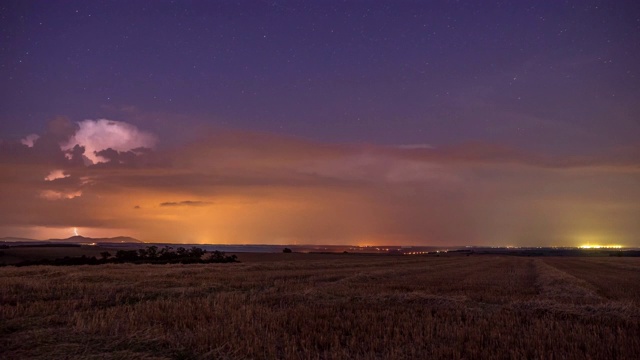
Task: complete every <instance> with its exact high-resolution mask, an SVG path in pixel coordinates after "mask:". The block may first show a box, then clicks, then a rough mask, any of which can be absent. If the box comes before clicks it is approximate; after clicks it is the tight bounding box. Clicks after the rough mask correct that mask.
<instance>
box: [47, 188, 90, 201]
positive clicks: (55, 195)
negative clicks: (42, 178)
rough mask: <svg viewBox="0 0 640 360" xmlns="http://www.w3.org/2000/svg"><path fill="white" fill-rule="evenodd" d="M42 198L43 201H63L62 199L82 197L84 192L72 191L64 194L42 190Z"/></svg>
mask: <svg viewBox="0 0 640 360" xmlns="http://www.w3.org/2000/svg"><path fill="white" fill-rule="evenodd" d="M40 196H41V197H42V198H43V199H47V200H62V199H73V198H77V197H80V196H82V191H80V190H78V191H71V192H63V191H55V190H42V191H41V192H40Z"/></svg>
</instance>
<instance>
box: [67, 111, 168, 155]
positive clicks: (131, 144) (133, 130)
mask: <svg viewBox="0 0 640 360" xmlns="http://www.w3.org/2000/svg"><path fill="white" fill-rule="evenodd" d="M156 141H157V140H156V137H155V136H154V135H152V134H150V133H148V132H144V131H141V130H139V129H138V128H137V127H135V126H134V125H131V124H128V123H125V122H121V121H114V120H107V119H99V120H84V121H80V122H79V123H78V130H77V131H76V133H75V134H74V135H72V136H71V138H70V139H69V141H68V142H66V143H65V144H63V145H62V150H65V151H69V150H71V149H73V148H74V146H76V145H79V146H82V147H84V149H85V152H84V156H86V157H87V158H88V159H89V160H91V162H93V163H94V164H95V163H103V162H107V161H108V159H106V158H105V157H103V156H101V155H98V154H96V153H97V152H100V151H103V150H106V149H112V150H114V151H122V152H126V151H129V150H132V149H136V148H153V147H154V146H155V144H156Z"/></svg>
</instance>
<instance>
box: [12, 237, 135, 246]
mask: <svg viewBox="0 0 640 360" xmlns="http://www.w3.org/2000/svg"><path fill="white" fill-rule="evenodd" d="M0 241H4V242H55V243H73V244H86V243H143V241H140V240H138V239H134V238H132V237H129V236H117V237H112V238H90V237H85V236H80V235H78V236H72V237H69V238H66V239H49V240H35V239H26V238H18V237H4V238H0Z"/></svg>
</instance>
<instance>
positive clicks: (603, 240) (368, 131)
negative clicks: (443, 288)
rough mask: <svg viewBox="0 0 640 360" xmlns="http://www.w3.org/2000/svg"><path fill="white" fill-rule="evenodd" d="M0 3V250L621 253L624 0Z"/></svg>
mask: <svg viewBox="0 0 640 360" xmlns="http://www.w3.org/2000/svg"><path fill="white" fill-rule="evenodd" d="M0 10H1V11H0V19H1V21H0V34H1V36H2V38H3V42H2V43H1V44H0V79H2V81H1V82H0V103H1V104H2V106H0V212H1V213H2V216H1V217H0V237H2V236H16V237H29V238H44V239H46V238H60V237H69V236H72V235H73V234H74V232H73V229H74V228H77V229H78V233H79V234H80V235H83V236H88V237H115V236H131V237H134V238H137V239H140V240H143V241H147V242H172V243H181V242H182V243H226V244H234V243H238V244H247V243H252V244H294V243H300V244H302V243H305V244H353V245H425V246H429V245H433V246H442V245H452V246H464V245H488V246H578V245H581V244H584V243H592V244H602V245H608V244H618V245H624V246H640V235H638V234H640V221H638V219H640V140H638V139H640V102H639V101H638V99H640V80H639V78H638V76H639V72H640V4H638V3H637V2H633V1H616V2H612V1H565V2H539V1H520V2H517V3H513V2H501V1H497V2H492V3H489V2H483V3H479V2H474V1H433V2H429V3H421V2H409V1H398V2H387V1H369V2H342V1H339V2H338V1H326V2H319V3H315V2H294V1H264V2H257V1H251V2H239V3H236V2H233V3H232V2H215V3H211V2H175V1H148V0H146V1H136V2H125V1H106V2H99V3H98V2H86V1H66V2H64V3H59V2H48V1H7V2H3V3H2V4H0Z"/></svg>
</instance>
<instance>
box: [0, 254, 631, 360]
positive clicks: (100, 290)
mask: <svg viewBox="0 0 640 360" xmlns="http://www.w3.org/2000/svg"><path fill="white" fill-rule="evenodd" d="M239 258H240V260H241V261H242V260H243V257H242V254H239ZM247 258H250V259H251V261H247V262H244V263H240V264H207V265H129V264H119V265H100V266H77V267H49V266H34V267H23V268H14V267H5V268H0V289H1V290H0V306H1V307H0V339H1V340H0V357H2V358H7V359H9V358H12V359H13V358H30V359H37V358H41V359H52V358H54V359H55V358H88V359H113V358H137V359H168V358H182V359H198V358H229V359H236V358H237V359H244V358H255V359H264V358H286V359H334V358H363V359H372V358H374V359H375V358H472V359H473V358H499V359H503V358H505V359H506V358H529V359H535V358H544V359H554V358H562V359H584V358H600V359H614V358H617V359H637V358H640V337H639V336H638V334H640V285H639V284H640V271H639V270H638V269H640V259H638V258H624V259H622V258H525V257H512V256H469V257H467V256H442V257H433V256H424V257H421V256H415V257H413V256H354V255H305V254H290V255H282V254H277V255H265V256H264V259H266V260H268V261H260V258H261V256H260V255H251V256H247Z"/></svg>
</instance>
